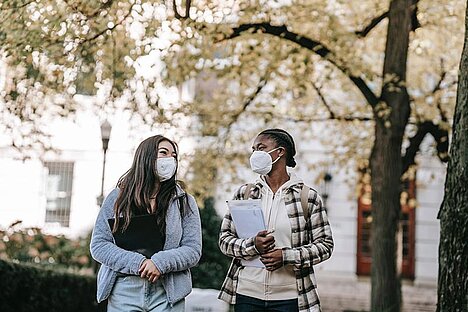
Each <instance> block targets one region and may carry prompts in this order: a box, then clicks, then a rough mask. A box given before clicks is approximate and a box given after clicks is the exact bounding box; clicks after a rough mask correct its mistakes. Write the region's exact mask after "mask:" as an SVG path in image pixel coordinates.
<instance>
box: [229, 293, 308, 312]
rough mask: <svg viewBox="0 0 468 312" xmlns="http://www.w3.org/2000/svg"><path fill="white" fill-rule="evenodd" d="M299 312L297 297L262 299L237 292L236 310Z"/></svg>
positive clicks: (249, 311) (239, 311)
mask: <svg viewBox="0 0 468 312" xmlns="http://www.w3.org/2000/svg"><path fill="white" fill-rule="evenodd" d="M266 311H268V312H297V311H299V304H298V301H297V299H289V300H261V299H257V298H253V297H249V296H244V295H240V294H236V304H235V305H234V312H266Z"/></svg>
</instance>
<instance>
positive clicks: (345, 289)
mask: <svg viewBox="0 0 468 312" xmlns="http://www.w3.org/2000/svg"><path fill="white" fill-rule="evenodd" d="M317 283H318V291H319V295H320V301H321V303H322V310H323V312H351V311H353V312H355V311H369V309H370V291H371V287H370V278H367V277H366V278H356V277H352V278H351V277H344V278H343V277H341V278H340V277H336V276H332V277H330V276H328V277H327V276H324V275H323V274H322V275H321V276H318V277H317ZM402 296H403V311H404V312H429V311H430V312H434V311H435V310H436V303H437V285H435V284H434V285H413V283H411V282H406V281H403V282H402Z"/></svg>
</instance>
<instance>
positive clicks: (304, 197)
mask: <svg viewBox="0 0 468 312" xmlns="http://www.w3.org/2000/svg"><path fill="white" fill-rule="evenodd" d="M309 191H310V187H308V186H307V185H305V184H304V185H303V186H302V190H301V206H302V213H303V214H304V219H305V220H306V222H308V221H309V217H310V211H309Z"/></svg>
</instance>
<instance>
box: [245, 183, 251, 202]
mask: <svg viewBox="0 0 468 312" xmlns="http://www.w3.org/2000/svg"><path fill="white" fill-rule="evenodd" d="M252 187H253V184H252V183H248V184H247V185H246V186H245V190H244V199H249V197H250V190H251V189H252Z"/></svg>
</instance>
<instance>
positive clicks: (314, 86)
mask: <svg viewBox="0 0 468 312" xmlns="http://www.w3.org/2000/svg"><path fill="white" fill-rule="evenodd" d="M312 87H313V88H314V90H315V91H316V92H317V94H318V96H319V98H320V100H321V101H322V104H323V105H324V106H325V108H326V109H327V111H328V113H329V114H330V119H335V117H336V116H335V113H334V112H333V111H332V109H331V107H330V105H328V102H327V101H326V100H325V97H324V95H323V94H322V92H321V91H320V89H319V88H318V87H317V86H316V85H315V83H314V82H312Z"/></svg>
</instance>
